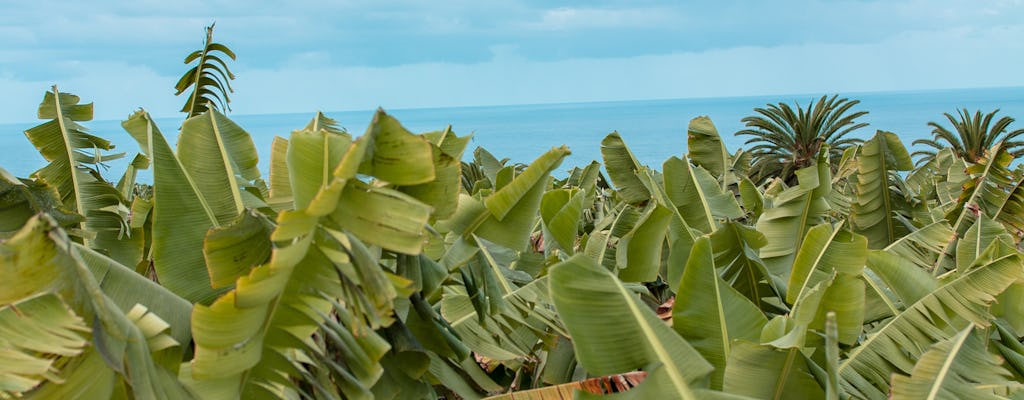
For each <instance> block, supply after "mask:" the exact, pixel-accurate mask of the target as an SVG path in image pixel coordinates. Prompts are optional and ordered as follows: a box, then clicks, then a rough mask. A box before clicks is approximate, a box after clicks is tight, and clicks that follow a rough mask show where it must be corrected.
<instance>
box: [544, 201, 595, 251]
mask: <svg viewBox="0 0 1024 400" xmlns="http://www.w3.org/2000/svg"><path fill="white" fill-rule="evenodd" d="M586 200H587V192H586V191H585V190H581V189H576V188H573V189H554V190H549V191H547V193H544V196H543V197H542V198H541V201H540V217H541V221H543V222H544V229H545V232H546V233H547V237H549V238H550V239H552V240H548V241H546V242H545V244H547V247H546V248H545V249H547V248H548V247H552V245H557V246H558V248H559V249H562V251H564V252H566V253H568V254H573V253H575V252H576V238H577V236H578V234H579V226H580V220H581V218H582V217H583V209H584V206H585V205H584V203H585V202H586ZM552 241H553V242H554V243H551V242H552ZM549 243H550V244H549Z"/></svg>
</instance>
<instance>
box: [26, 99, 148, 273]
mask: <svg viewBox="0 0 1024 400" xmlns="http://www.w3.org/2000/svg"><path fill="white" fill-rule="evenodd" d="M80 101H81V99H80V98H79V97H78V96H75V95H73V94H70V93H63V92H60V91H58V90H57V87H56V86H54V87H53V88H52V89H51V91H49V92H47V93H46V94H45V95H44V96H43V101H42V103H40V104H39V113H38V114H39V118H40V119H47V120H48V121H47V122H45V123H43V124H41V125H38V126H35V127H33V128H31V129H29V130H27V131H25V136H27V137H28V139H29V141H31V142H32V144H33V145H34V146H35V147H36V149H38V150H39V153H40V154H41V155H42V156H43V158H45V159H46V160H47V161H48V164H47V165H46V166H44V167H43V168H40V169H39V170H37V171H36V172H34V173H33V174H32V176H33V177H34V178H35V179H37V180H39V181H40V182H44V183H46V184H49V185H51V186H53V187H54V188H55V189H56V190H57V193H58V194H59V196H60V199H61V201H62V202H63V204H64V207H65V208H66V209H68V210H69V211H71V212H75V213H78V214H80V215H82V216H83V217H85V219H84V222H82V224H81V225H80V226H79V227H78V228H79V229H76V230H74V231H73V232H74V233H76V234H77V236H79V237H80V238H81V239H80V240H81V241H82V243H84V244H85V245H86V246H88V247H90V248H93V249H96V250H98V251H102V252H106V253H108V254H110V255H111V256H113V257H114V258H116V259H117V260H118V261H120V262H122V263H124V264H126V265H131V266H135V264H137V263H138V262H139V261H140V260H141V259H142V238H141V235H140V232H139V231H138V230H137V229H136V230H133V229H132V227H131V226H130V225H129V218H128V215H129V213H130V210H129V204H128V202H127V201H126V200H125V198H124V196H123V195H122V194H121V192H120V191H118V190H117V188H115V187H114V186H113V185H111V184H110V183H109V182H107V181H106V180H105V179H104V178H103V176H102V175H101V174H100V169H101V168H105V163H107V162H109V161H112V160H115V159H118V158H121V157H124V155H125V154H124V153H118V154H104V153H105V151H109V150H111V149H113V148H114V145H113V144H111V142H110V141H109V140H106V139H103V138H101V137H99V136H96V135H93V134H90V133H89V131H88V129H86V128H85V127H84V126H82V125H81V124H79V122H84V121H89V120H92V117H93V106H92V103H88V104H80Z"/></svg>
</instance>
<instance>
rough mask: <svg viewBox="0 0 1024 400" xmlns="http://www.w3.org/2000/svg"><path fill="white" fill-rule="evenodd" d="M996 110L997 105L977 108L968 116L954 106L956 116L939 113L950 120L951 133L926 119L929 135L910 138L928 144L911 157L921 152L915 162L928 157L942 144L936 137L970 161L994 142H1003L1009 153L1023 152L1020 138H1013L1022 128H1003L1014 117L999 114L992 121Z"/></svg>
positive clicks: (965, 112) (931, 156)
mask: <svg viewBox="0 0 1024 400" xmlns="http://www.w3.org/2000/svg"><path fill="white" fill-rule="evenodd" d="M998 112H999V109H996V110H995V111H992V112H990V113H988V114H985V115H982V114H981V110H978V111H975V112H974V116H973V117H972V116H971V114H970V113H969V112H968V111H967V109H966V108H965V109H962V110H957V114H959V119H957V117H954V116H953V115H952V114H950V113H943V115H945V116H946V119H948V120H949V122H950V123H951V124H953V129H954V130H955V131H956V134H953V132H951V131H950V130H948V129H946V128H945V127H943V126H941V125H939V124H938V123H935V122H929V123H928V126H930V127H932V139H918V140H915V141H914V144H915V145H918V144H922V145H925V146H928V147H930V148H931V149H928V150H920V151H915V152H914V154H913V155H914V156H915V157H916V156H921V158H919V159H918V160H917V162H918V164H921V163H924V162H927V161H928V160H931V159H932V158H934V157H935V154H936V152H937V151H939V150H942V149H943V148H944V147H946V145H943V144H941V143H940V141H941V142H945V143H947V144H948V147H950V148H952V149H953V152H954V153H956V154H957V155H958V156H960V157H961V158H963V159H964V160H965V161H967V162H970V163H977V162H978V160H980V159H981V158H982V157H984V156H985V152H986V151H987V150H988V149H991V148H992V147H994V146H995V145H996V143H998V142H1003V148H1004V149H1006V150H1007V151H1009V152H1010V154H1013V156H1014V157H1017V156H1019V155H1021V154H1024V148H1022V146H1024V141H1019V140H1013V139H1015V138H1016V137H1017V136H1020V135H1021V134H1024V129H1017V130H1015V131H1011V132H1006V130H1007V129H1008V127H1009V125H1010V124H1011V123H1013V121H1014V119H1013V118H1010V117H1006V116H1004V117H1002V118H999V119H998V120H997V121H995V123H994V124H993V123H992V119H993V118H995V116H996V113H998ZM1004 133H1005V135H1004Z"/></svg>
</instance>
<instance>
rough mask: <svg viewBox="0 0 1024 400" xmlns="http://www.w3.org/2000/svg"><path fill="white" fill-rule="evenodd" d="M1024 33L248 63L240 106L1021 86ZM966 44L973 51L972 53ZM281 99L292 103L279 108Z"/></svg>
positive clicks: (351, 106)
mask: <svg viewBox="0 0 1024 400" xmlns="http://www.w3.org/2000/svg"><path fill="white" fill-rule="evenodd" d="M1019 39H1024V26H998V27H991V28H988V29H981V30H979V29H964V28H953V29H949V30H943V31H920V32H910V33H906V34H902V35H898V36H896V37H893V38H890V39H886V40H883V41H878V42H875V43H868V44H846V45H831V44H802V45H784V46H775V47H735V48H730V49H722V50H711V51H706V52H689V53H679V54H669V55H651V56H637V57H624V58H616V59H571V60H559V61H545V62H538V61H531V60H528V59H524V58H522V57H517V56H515V54H516V53H515V48H513V47H502V48H499V49H497V50H496V51H495V58H494V59H493V60H492V61H489V62H486V63H480V64H472V65H465V64H450V63H420V64H412V65H404V66H396V67H386V68H367V67H343V68H337V67H324V68H307V69H279V70H267V69H257V70H251V71H246V72H243V73H240V74H239V75H240V78H239V81H238V84H237V85H236V87H237V88H238V90H239V92H240V94H239V95H238V96H236V98H237V99H239V100H237V103H238V106H237V107H236V108H237V110H238V111H239V112H243V113H272V112H300V111H313V110H365V109H372V108H374V107H377V106H383V107H386V108H407V107H445V106H463V105H488V104H528V103H551V102H555V103H557V102H576V101H602V100H629V99H652V98H685V97H718V96H744V95H762V94H786V93H820V92H851V91H877V90H920V89H934V88H957V87H995V86H1021V85H1024V76H1022V75H1020V74H1019V73H1017V69H1016V68H1017V66H1019V65H1020V64H1021V63H1024V40H1019ZM962 49H970V56H969V57H965V55H964V53H963V51H962ZM992 60H998V62H991V61H992ZM299 77H301V79H298V78H299ZM249 93H252V94H249ZM282 98H284V99H289V101H288V102H287V103H286V104H283V103H282V102H280V101H279V99H282Z"/></svg>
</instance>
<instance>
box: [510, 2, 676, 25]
mask: <svg viewBox="0 0 1024 400" xmlns="http://www.w3.org/2000/svg"><path fill="white" fill-rule="evenodd" d="M673 14H674V12H673V10H670V9H664V8H625V9H602V8H574V7H559V8H555V9H550V10H545V11H544V12H543V13H542V14H541V16H540V20H539V21H531V22H528V23H525V24H523V26H524V27H525V28H527V29H536V30H572V29H607V28H648V29H649V28H651V27H655V26H659V25H663V24H668V23H672V21H673V20H676V17H675V16H674V15H673Z"/></svg>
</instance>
